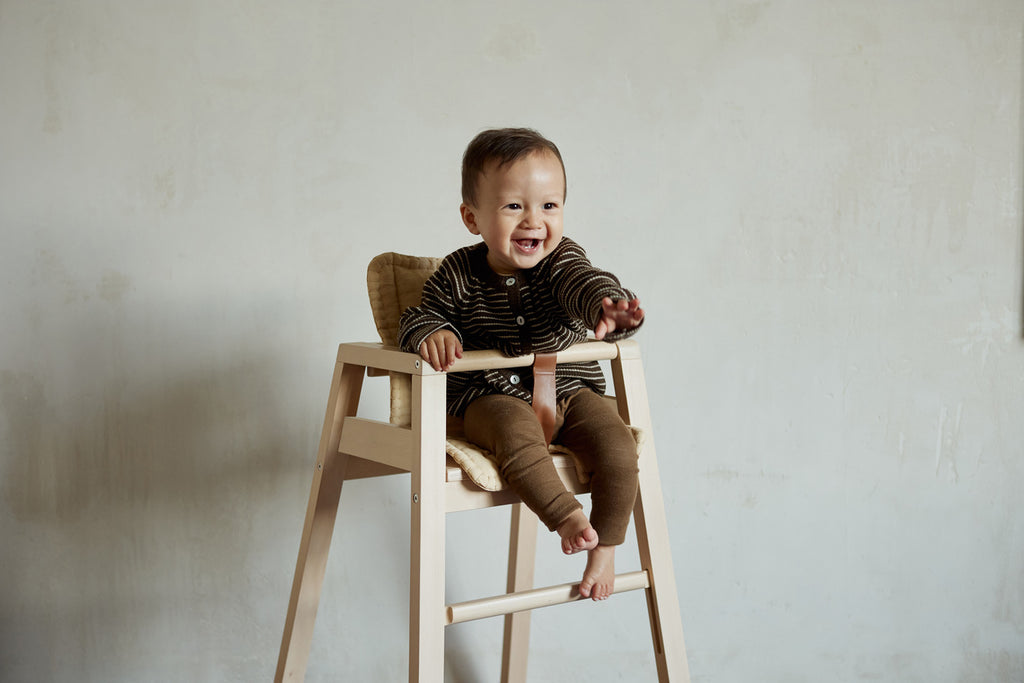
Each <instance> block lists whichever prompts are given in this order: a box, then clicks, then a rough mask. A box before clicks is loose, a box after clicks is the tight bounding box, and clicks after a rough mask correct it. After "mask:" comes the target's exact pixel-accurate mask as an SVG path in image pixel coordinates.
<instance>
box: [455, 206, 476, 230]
mask: <svg viewBox="0 0 1024 683" xmlns="http://www.w3.org/2000/svg"><path fill="white" fill-rule="evenodd" d="M459 213H460V214H462V222H463V223H465V224H466V228H467V229H468V230H469V231H470V232H471V233H473V234H474V235H479V234H480V228H478V227H477V225H476V214H475V213H474V209H473V207H472V206H470V205H469V204H466V203H465V202H463V203H462V204H460V205H459Z"/></svg>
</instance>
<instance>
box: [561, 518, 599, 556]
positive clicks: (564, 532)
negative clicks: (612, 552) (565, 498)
mask: <svg viewBox="0 0 1024 683" xmlns="http://www.w3.org/2000/svg"><path fill="white" fill-rule="evenodd" d="M557 531H558V535H559V536H561V537H562V552H563V553H565V554H566V555H572V554H573V553H578V552H581V551H583V550H592V549H593V548H595V547H597V540H598V539H597V532H596V531H594V527H592V526H590V520H588V519H587V516H586V515H584V514H583V511H582V510H577V511H576V512H574V513H572V514H571V515H569V516H568V517H566V518H565V519H564V520H563V521H562V522H561V523H560V524H559V525H558V529H557Z"/></svg>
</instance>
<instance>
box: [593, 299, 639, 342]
mask: <svg viewBox="0 0 1024 683" xmlns="http://www.w3.org/2000/svg"><path fill="white" fill-rule="evenodd" d="M601 309H602V310H601V320H599V321H598V323H597V327H595V328H594V337H595V338H597V339H604V338H605V335H608V334H611V333H612V332H614V331H615V330H628V329H631V328H633V327H636V326H637V325H639V324H640V321H641V320H643V319H644V309H642V308H640V299H633V300H632V301H626V300H625V299H619V300H618V301H612V300H611V299H610V298H609V297H605V298H604V299H603V300H602V301H601Z"/></svg>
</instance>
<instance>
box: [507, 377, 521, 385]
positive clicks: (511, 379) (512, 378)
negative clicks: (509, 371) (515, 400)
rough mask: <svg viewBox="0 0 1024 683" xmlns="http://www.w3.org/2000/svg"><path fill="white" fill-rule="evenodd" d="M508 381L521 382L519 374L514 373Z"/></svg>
mask: <svg viewBox="0 0 1024 683" xmlns="http://www.w3.org/2000/svg"><path fill="white" fill-rule="evenodd" d="M508 381H509V382H511V383H512V384H519V375H512V376H511V377H509V378H508Z"/></svg>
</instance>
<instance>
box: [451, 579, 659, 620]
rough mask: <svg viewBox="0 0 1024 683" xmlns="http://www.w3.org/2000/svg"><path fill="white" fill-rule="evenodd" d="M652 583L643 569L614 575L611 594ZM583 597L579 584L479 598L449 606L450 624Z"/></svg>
mask: <svg viewBox="0 0 1024 683" xmlns="http://www.w3.org/2000/svg"><path fill="white" fill-rule="evenodd" d="M650 586H651V583H650V581H649V580H648V578H647V572H646V571H644V570H640V571H635V572H629V573H626V574H616V575H615V589H614V590H613V591H612V593H625V592H627V591H635V590H639V589H641V588H650ZM586 599H587V598H584V597H583V596H582V595H580V584H579V583H563V584H561V585H559V586H548V587H547V588H535V589H533V590H528V591H520V592H518V593H508V594H507V595H495V596H494V597H491V598H480V599H479V600H469V601H467V602H459V603H455V604H454V605H448V609H447V612H448V619H447V622H446V623H447V624H461V623H462V622H464V621H473V620H475V619H486V618H487V617H496V616H499V615H501V614H512V613H513V612H522V611H524V610H529V609H537V608H538V607H550V606H551V605H561V604H563V603H566V602H575V601H577V600H586Z"/></svg>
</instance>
